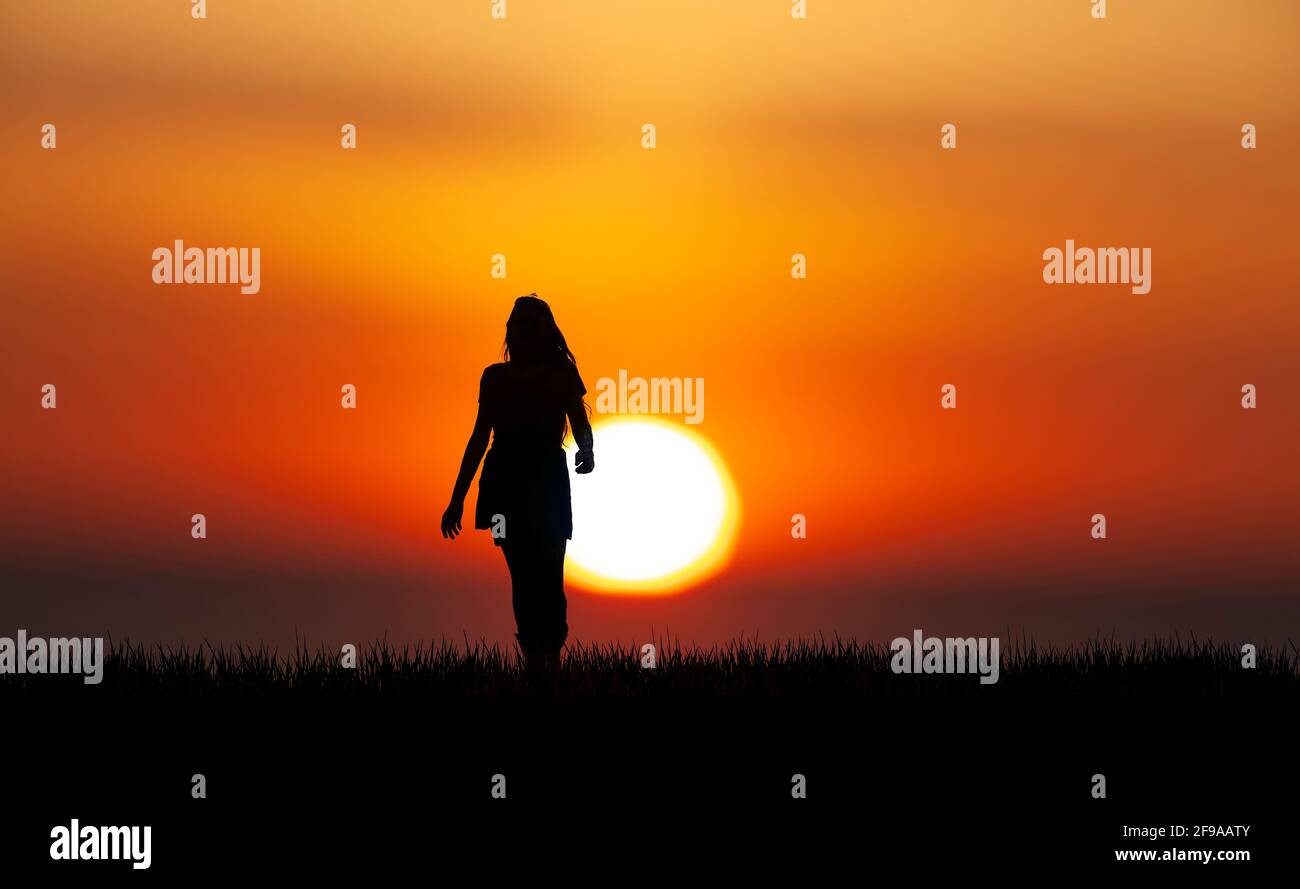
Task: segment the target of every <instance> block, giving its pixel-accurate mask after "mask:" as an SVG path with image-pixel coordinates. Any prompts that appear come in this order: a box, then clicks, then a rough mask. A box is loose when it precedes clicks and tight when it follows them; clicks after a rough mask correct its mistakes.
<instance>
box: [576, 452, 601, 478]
mask: <svg viewBox="0 0 1300 889" xmlns="http://www.w3.org/2000/svg"><path fill="white" fill-rule="evenodd" d="M595 468H596V455H595V454H593V453H592V452H591V451H590V450H580V451H578V455H577V456H576V457H574V458H573V471H574V472H576V473H578V474H579V475H586V474H587V473H589V472H591V471H592V470H593V469H595Z"/></svg>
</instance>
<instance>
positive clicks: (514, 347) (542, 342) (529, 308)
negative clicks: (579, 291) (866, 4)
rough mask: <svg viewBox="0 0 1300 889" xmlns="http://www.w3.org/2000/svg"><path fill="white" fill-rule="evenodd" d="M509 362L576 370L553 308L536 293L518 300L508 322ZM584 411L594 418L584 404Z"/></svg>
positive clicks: (566, 424) (566, 427)
mask: <svg viewBox="0 0 1300 889" xmlns="http://www.w3.org/2000/svg"><path fill="white" fill-rule="evenodd" d="M501 354H502V355H503V356H504V357H505V360H506V361H510V360H511V359H519V360H523V361H538V362H543V363H544V362H546V361H557V362H558V361H567V362H569V363H570V364H572V365H573V367H574V369H575V370H576V369H577V367H578V359H576V358H574V357H573V350H572V349H570V348H569V344H568V343H567V342H565V340H564V334H563V333H561V332H560V325H558V324H556V323H555V316H554V315H553V314H551V307H550V306H548V305H547V304H546V300H543V299H539V298H538V296H537V294H536V293H530V294H528V295H527V296H521V297H519V298H518V299H516V300H515V307H514V308H513V309H511V310H510V317H509V318H507V319H506V342H505V345H504V346H503V347H502V349H501ZM582 407H583V410H585V411H586V412H587V415H588V416H590V415H591V405H589V404H587V400H586V399H585V398H584V399H583V400H582ZM568 434H569V418H568V417H567V416H566V417H565V418H564V435H565V437H567V436H568Z"/></svg>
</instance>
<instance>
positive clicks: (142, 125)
mask: <svg viewBox="0 0 1300 889" xmlns="http://www.w3.org/2000/svg"><path fill="white" fill-rule="evenodd" d="M809 5H810V12H809V18H808V19H807V20H806V21H795V20H792V19H791V18H790V16H789V14H788V12H787V11H786V10H787V6H788V4H785V3H783V2H781V0H768V2H753V0H749V2H742V0H735V2H719V3H710V4H700V3H692V2H667V0H658V2H620V3H605V2H596V0H588V2H580V0H572V2H566V3H563V4H556V3H544V2H540V0H510V2H509V6H508V9H509V17H508V18H507V19H506V20H505V21H495V20H493V19H492V18H491V17H490V15H489V13H488V9H489V6H490V4H488V3H487V2H486V0H485V2H482V3H478V2H464V3H457V4H430V3H422V2H408V3H385V4H382V5H379V4H375V5H370V4H354V3H342V2H310V3H308V2H301V3H277V4H265V3H257V2H236V0H224V2H216V0H214V2H210V3H209V4H208V6H209V10H208V16H209V17H208V20H207V21H203V22H195V21H193V20H192V19H191V18H190V16H189V12H188V8H187V7H188V4H186V3H183V2H161V0H160V2H139V3H133V4H130V5H129V6H127V7H126V8H122V7H121V6H120V5H88V4H81V3H70V2H57V0H49V2H43V3H40V4H6V5H5V6H4V7H3V9H2V10H0V48H2V50H3V51H2V52H0V71H2V72H3V78H4V82H5V84H6V87H5V89H4V90H3V91H0V112H2V113H0V152H3V165H4V170H5V174H4V175H5V184H6V189H5V193H6V195H7V197H8V205H9V212H8V213H6V214H5V217H4V219H3V221H0V226H3V243H4V245H5V257H6V263H5V277H6V287H5V296H6V299H5V312H4V325H3V331H2V332H3V338H4V342H5V349H4V352H5V357H4V361H3V364H0V411H3V418H4V429H5V435H4V445H3V455H4V456H3V460H2V461H0V486H3V489H4V490H5V491H6V500H7V501H8V506H7V508H6V509H5V510H4V511H3V513H2V514H0V523H2V524H3V537H4V539H5V540H6V541H7V542H8V544H9V546H8V547H7V548H8V549H9V552H10V555H9V556H8V557H7V558H8V559H10V560H12V561H11V566H10V571H9V572H8V573H9V574H10V576H11V577H12V578H13V579H14V591H13V593H12V594H11V595H7V596H5V597H4V599H3V601H2V602H0V628H3V627H11V628H13V627H16V626H25V627H27V628H29V629H32V630H33V631H49V632H56V631H57V632H59V633H73V632H81V631H83V630H84V632H92V631H94V632H101V631H102V632H112V633H113V634H114V635H115V636H122V635H132V636H136V637H148V638H175V637H177V636H183V637H186V638H201V637H204V636H207V637H209V638H213V639H230V640H234V639H263V638H264V639H267V640H272V641H281V640H284V639H286V638H289V639H291V638H292V636H293V633H294V631H295V630H298V631H300V632H306V633H308V634H309V635H310V636H311V637H312V638H313V639H323V640H325V641H330V642H333V641H336V640H339V639H342V638H353V637H359V638H372V637H374V636H376V635H378V634H381V633H383V632H385V631H387V632H388V633H389V635H390V638H392V637H407V638H417V637H427V636H431V635H432V636H436V635H438V634H446V635H448V636H451V637H455V638H460V637H461V635H462V633H467V634H468V635H469V636H471V637H478V636H483V637H486V638H489V639H505V638H509V634H510V632H511V629H512V628H511V625H510V610H509V596H508V581H507V578H506V574H505V570H504V566H503V565H502V564H501V560H500V557H499V555H498V554H497V553H496V552H494V551H493V548H492V547H491V545H490V542H489V541H488V540H487V539H486V537H485V535H482V534H478V535H471V536H470V537H469V538H468V539H462V540H461V541H458V542H457V543H455V544H454V545H453V544H446V543H445V542H444V541H442V540H441V539H439V538H438V536H437V533H436V525H437V519H438V516H439V515H440V513H441V511H442V509H443V507H444V506H445V505H446V500H447V495H448V493H449V491H450V487H451V483H452V480H453V477H454V474H455V470H456V466H457V463H458V461H459V457H460V451H461V448H462V447H463V445H464V439H465V437H466V436H467V434H468V432H469V426H470V424H471V422H472V420H473V415H474V409H475V404H474V402H475V397H476V385H477V381H478V378H479V374H480V372H481V370H482V368H483V366H484V365H485V364H488V363H490V362H492V361H494V360H497V356H498V355H499V349H500V345H501V336H502V333H503V328H504V321H505V316H506V314H507V312H508V310H509V307H510V303H511V300H512V299H513V297H515V296H516V295H518V294H521V293H528V292H533V291H536V292H537V293H538V294H539V295H541V296H542V297H544V298H546V299H548V300H549V301H550V302H551V304H552V306H553V307H554V309H555V312H556V315H557V318H558V320H559V322H560V324H561V326H562V327H563V329H564V331H565V333H566V335H567V336H568V339H569V342H570V344H571V346H572V347H573V349H574V351H575V353H576V354H577V357H578V361H579V366H580V368H581V371H582V373H583V376H584V378H585V379H586V381H587V385H588V388H589V389H593V388H594V384H595V380H596V379H598V378H600V377H602V376H613V375H616V374H617V372H618V370H619V369H620V368H626V369H628V371H629V372H630V373H631V374H633V375H643V376H647V377H649V376H684V377H685V376H689V377H703V378H704V379H705V380H706V381H707V393H708V395H707V412H706V421H705V423H703V424H702V425H701V426H699V427H694V428H695V429H696V431H698V432H700V433H701V434H702V435H704V436H706V437H707V438H708V440H709V441H710V442H712V443H713V445H714V446H715V447H716V448H717V450H718V451H719V452H720V454H721V455H722V456H723V458H724V459H725V460H726V462H727V464H728V466H729V468H730V470H731V473H732V476H733V478H734V480H735V482H736V485H737V487H738V490H739V492H740V496H741V498H742V500H743V502H744V523H743V525H742V527H741V531H740V538H739V540H738V544H737V548H736V551H735V554H734V558H733V560H732V563H731V565H730V566H729V568H728V569H727V570H726V571H725V572H724V573H723V574H722V575H720V576H719V577H717V578H714V579H713V580H711V581H710V582H709V583H707V584H705V585H703V586H701V587H698V588H696V589H693V590H691V591H689V592H687V593H685V594H683V595H681V596H678V597H674V598H673V599H671V600H663V599H656V600H649V601H645V602H638V601H627V600H610V599H608V598H606V597H599V596H592V595H590V594H586V593H582V592H577V591H574V592H573V593H572V594H571V596H570V599H571V606H570V607H571V620H570V622H571V624H572V625H573V627H574V634H575V635H576V636H579V637H581V638H618V639H623V640H631V639H634V638H639V637H641V636H644V635H645V634H646V633H647V632H648V631H649V630H650V629H651V628H655V629H656V630H659V631H662V630H663V629H664V628H667V629H668V630H670V631H672V632H674V633H675V634H680V635H681V636H683V637H684V638H687V639H689V638H695V639H698V640H700V641H713V640H716V639H727V638H731V637H733V636H735V635H737V634H738V633H740V632H742V631H743V632H746V633H748V634H751V635H752V634H753V633H755V632H757V633H759V634H760V636H762V637H767V638H774V637H780V636H786V635H793V634H796V633H809V632H817V631H822V632H825V633H827V634H830V633H833V632H839V633H840V634H841V635H858V636H863V637H868V636H870V637H884V638H889V637H892V636H894V635H897V634H898V633H900V632H906V631H908V630H910V629H911V628H912V627H913V626H923V627H925V628H926V629H927V631H929V630H931V629H933V630H935V631H942V630H945V629H948V628H953V629H956V630H961V631H962V632H964V633H972V632H976V631H979V630H991V631H994V632H997V631H1000V630H1002V629H1004V628H1005V627H1006V626H1008V625H1013V626H1021V625H1024V626H1026V627H1027V628H1028V629H1029V630H1030V631H1031V632H1034V633H1036V634H1038V635H1040V636H1041V637H1045V638H1077V637H1079V636H1088V635H1091V634H1093V633H1095V632H1099V631H1100V632H1106V633H1109V632H1110V631H1112V630H1115V631H1117V632H1119V633H1120V634H1139V633H1150V632H1161V633H1164V632H1173V631H1174V630H1175V629H1179V630H1187V629H1195V630H1197V631H1198V632H1201V633H1211V632H1212V633H1216V634H1222V635H1232V634H1256V635H1260V634H1267V633H1274V634H1278V633H1281V635H1283V636H1284V635H1285V633H1282V632H1281V628H1283V627H1285V626H1288V625H1289V626H1291V627H1294V626H1295V622H1296V619H1297V618H1298V617H1300V605H1297V604H1296V601H1295V600H1296V598H1297V597H1296V596H1295V592H1296V584H1297V579H1298V578H1300V564H1298V563H1300V558H1298V557H1297V556H1296V554H1295V551H1294V549H1295V547H1294V542H1295V529H1296V518H1295V502H1296V495H1297V493H1300V466H1298V465H1297V461H1296V460H1295V452H1296V445H1297V441H1300V434H1298V433H1300V384H1298V383H1297V380H1300V376H1298V375H1297V371H1298V370H1300V359H1298V358H1297V348H1296V344H1297V334H1298V332H1300V304H1298V302H1297V298H1296V294H1297V286H1296V285H1297V283H1298V282H1297V271H1296V269H1297V258H1298V257H1297V248H1296V241H1295V235H1296V225H1295V207H1296V206H1297V203H1298V202H1300V174H1297V170H1298V169H1300V163H1298V162H1300V150H1298V149H1297V147H1296V146H1297V145H1300V112H1298V111H1297V108H1296V105H1295V102H1294V96H1293V92H1294V84H1295V83H1297V82H1300V70H1298V69H1300V53H1298V52H1297V49H1300V47H1297V43H1298V42H1300V8H1297V7H1296V6H1295V5H1294V4H1293V3H1290V2H1272V3H1271V2H1252V3H1250V4H1222V3H1210V2H1204V3H1197V2H1172V0H1171V2H1151V0H1148V2H1143V3H1140V4H1137V3H1133V4H1129V3H1123V2H1112V3H1111V4H1110V15H1109V18H1108V19H1107V20H1106V21H1104V22H1097V21H1094V20H1093V19H1091V18H1090V16H1089V15H1088V6H1089V4H1088V3H1086V2H1082V0H1079V2H1052V3H1043V2H1028V0H1026V2H1002V3H998V2H993V3H980V4H973V3H958V2H916V3H865V2H847V0H846V2H832V0H812V2H810V4H809ZM46 122H52V123H54V124H55V125H56V126H57V127H58V147H57V149H55V150H53V151H44V150H42V149H41V147H40V128H41V125H42V124H44V123H46ZM348 122H350V123H354V124H356V125H357V127H358V145H359V148H358V150H356V151H343V150H341V149H340V148H339V141H338V140H339V127H340V126H341V125H342V124H343V123H348ZM949 122H951V123H955V124H956V125H957V126H958V132H959V137H958V138H959V141H958V148H957V149H956V150H955V151H942V150H940V148H939V128H940V127H941V126H942V125H943V124H944V123H949ZM1245 122H1251V123H1254V124H1255V125H1256V126H1257V127H1258V129H1259V148H1258V149H1256V150H1254V151H1245V150H1243V149H1242V148H1241V147H1240V145H1239V139H1240V135H1239V130H1240V127H1241V125H1242V124H1243V123H1245ZM644 123H654V124H655V125H656V127H657V129H658V147H657V148H656V149H655V150H653V151H647V150H644V149H642V148H641V147H640V128H641V126H642V124H644ZM176 238H183V239H184V240H185V241H186V242H187V243H188V244H192V245H200V246H217V245H236V246H259V247H260V248H261V251H262V289H261V292H260V293H259V294H257V295H254V296H244V295H240V294H239V292H238V289H237V288H231V287H165V286H158V285H154V284H153V283H152V282H151V278H150V270H151V268H152V261H151V259H150V256H151V253H152V250H153V249H154V248H155V247H157V246H160V245H170V244H171V242H172V241H173V240H174V239H176ZM1067 238H1072V239H1074V240H1075V241H1076V242H1078V243H1079V244H1081V245H1090V246H1145V247H1150V248H1151V250H1152V254H1153V287H1152V290H1151V292H1150V293H1149V294H1146V295H1144V296H1137V295H1134V294H1132V293H1130V292H1129V289H1128V288H1126V287H1048V286H1046V285H1044V284H1043V281H1042V277H1041V272H1042V266H1043V262H1042V260H1041V258H1040V257H1041V255H1042V251H1043V250H1044V249H1045V248H1047V247H1050V246H1061V245H1062V244H1063V243H1064V241H1065V239H1067ZM796 252H799V253H804V254H806V255H807V256H808V262H809V277H808V278H807V280H802V281H798V280H793V279H792V278H791V277H790V274H789V268H790V256H791V254H793V253H796ZM494 253H503V254H505V255H506V256H507V260H508V277H507V279H506V280H504V281H502V280H493V279H492V278H491V277H490V276H489V268H490V257H491V256H492V254H494ZM47 382H52V383H55V384H56V385H57V386H58V391H59V407H58V409H57V410H56V411H52V412H51V411H42V410H41V409H40V407H39V395H40V387H41V386H42V385H43V384H45V383H47ZM345 382H350V383H354V384H355V385H357V387H358V391H359V409H358V410H357V411H355V412H347V411H342V410H340V409H339V407H338V390H339V386H340V385H342V384H343V383H345ZM944 383H954V384H956V385H957V386H958V391H959V408H958V410H957V411H941V410H940V409H939V406H938V402H939V387H940V386H941V385H942V384H944ZM1244 383H1253V384H1255V385H1256V386H1257V387H1258V389H1259V393H1260V395H1259V405H1260V406H1259V408H1258V409H1257V410H1255V411H1253V412H1252V411H1243V410H1242V409H1241V408H1240V406H1239V398H1240V387H1241V386H1242V384H1244ZM472 496H473V495H472V494H471V497H472ZM194 512H203V513H205V514H206V515H207V516H208V517H209V524H210V537H209V539H208V540H206V541H203V542H202V544H201V548H197V547H196V545H195V542H193V541H191V540H190V538H189V534H188V529H189V516H190V515H191V514H192V513H194ZM795 512H801V513H804V514H806V515H807V516H808V517H809V537H808V539H807V540H803V541H795V540H792V539H791V537H790V534H789V527H790V516H791V514H792V513H795ZM1094 512H1104V513H1106V514H1107V516H1108V519H1109V522H1110V538H1109V539H1108V540H1106V541H1104V542H1100V543H1099V542H1096V541H1092V540H1091V539H1090V538H1089V536H1088V527H1089V525H1088V518H1089V517H1090V516H1091V515H1092V514H1093V513H1094Z"/></svg>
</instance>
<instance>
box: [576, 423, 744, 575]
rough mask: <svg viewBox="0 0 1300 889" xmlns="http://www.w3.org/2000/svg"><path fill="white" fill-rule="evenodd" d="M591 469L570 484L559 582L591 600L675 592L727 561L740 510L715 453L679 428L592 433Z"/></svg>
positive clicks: (607, 428)
mask: <svg viewBox="0 0 1300 889" xmlns="http://www.w3.org/2000/svg"><path fill="white" fill-rule="evenodd" d="M593 434H594V436H595V452H596V469H595V471H594V472H592V473H591V474H589V475H574V476H572V489H573V540H571V541H570V542H569V549H568V559H567V562H566V568H565V576H566V579H567V580H569V581H572V582H573V583H575V584H576V585H577V586H580V587H583V588H584V589H589V590H593V591H596V592H608V593H636V594H642V595H655V594H668V593H675V592H679V591H681V590H682V589H684V588H685V587H687V586H688V585H690V584H692V583H697V582H699V581H700V580H703V579H704V578H705V577H708V576H709V575H711V574H713V573H714V572H715V571H717V570H718V569H719V568H721V567H722V565H723V564H724V563H725V562H726V560H727V558H728V557H729V556H730V554H731V547H732V543H733V542H734V539H735V533H736V525H737V523H738V519H739V514H740V503H739V500H738V499H737V497H736V490H735V487H734V486H733V485H732V482H731V476H730V475H729V474H728V472H727V468H726V466H725V465H724V464H723V462H722V460H721V458H720V457H719V456H718V454H717V452H716V451H714V450H713V448H712V446H710V445H709V443H708V442H706V441H705V440H704V439H703V438H701V437H700V436H699V435H697V434H695V433H694V432H692V431H690V430H688V429H686V428H685V427H683V426H681V425H678V424H674V423H668V422H665V421H663V420H657V419H647V418H645V417H637V418H635V419H624V418H620V419H616V420H609V421H606V422H604V423H598V424H596V426H595V427H594V429H593Z"/></svg>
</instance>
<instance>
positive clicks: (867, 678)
mask: <svg viewBox="0 0 1300 889" xmlns="http://www.w3.org/2000/svg"><path fill="white" fill-rule="evenodd" d="M654 644H655V646H656V649H657V665H656V668H655V669H643V668H642V667H641V653H640V650H639V647H634V646H630V645H629V646H626V647H624V646H620V645H618V644H614V643H603V644H602V643H584V642H579V641H571V642H570V643H569V645H568V646H567V647H566V649H565V656H564V660H563V663H562V666H561V670H560V673H559V676H558V678H557V681H556V683H555V685H554V687H550V686H548V687H547V693H554V694H558V695H561V696H573V697H639V696H655V697H699V696H744V697H793V698H797V697H827V696H843V697H900V696H901V697H918V696H919V697H940V698H943V697H965V698H977V697H985V698H997V699H1006V698H1026V699H1036V698H1040V697H1043V696H1056V695H1067V696H1068V695H1084V696H1091V695H1104V696H1107V697H1121V698H1129V699H1133V698H1140V697H1145V696H1161V695H1163V696H1173V697H1195V698H1202V697H1210V698H1213V697H1232V698H1238V697H1243V698H1249V699H1259V698H1269V699H1272V698H1276V699H1286V698H1289V699H1290V700H1291V701H1294V700H1295V697H1296V695H1297V693H1300V652H1297V650H1296V648H1295V646H1294V644H1293V643H1288V647H1280V648H1268V647H1263V646H1261V647H1260V648H1259V650H1258V653H1257V665H1256V667H1255V668H1253V669H1247V668H1245V667H1243V666H1242V663H1241V661H1242V654H1241V651H1240V646H1237V645H1233V644H1230V643H1224V642H1210V641H1201V640H1198V639H1195V638H1192V639H1187V640H1184V639H1178V638H1176V639H1174V640H1161V639H1156V640H1146V641H1141V642H1117V641H1114V640H1103V639H1093V640H1090V641H1088V642H1085V643H1083V644H1080V645H1065V646H1059V645H1052V644H1045V645H1040V644H1038V643H1035V642H1033V641H1032V640H1028V639H1025V638H1023V637H1022V638H1019V639H1016V638H1014V637H1013V638H1009V639H1004V640H1003V650H1002V662H1001V672H1000V678H999V681H998V682H997V683H995V684H992V685H981V684H980V683H979V681H978V677H977V676H975V675H973V674H961V675H944V674H936V675H906V674H904V675H899V674H895V673H894V672H893V671H892V670H891V669H890V658H891V652H890V651H889V648H888V647H887V646H886V645H883V644H877V643H870V642H868V643H862V642H858V641H852V640H842V639H838V638H836V639H829V640H828V639H825V638H822V637H818V638H815V639H797V640H790V641H785V642H777V643H771V644H765V643H759V642H757V641H749V640H737V641H733V642H731V643H728V644H725V645H715V646H711V647H697V646H685V645H682V644H681V642H680V641H679V640H674V639H671V638H670V639H663V640H655V642H654ZM536 693H537V688H536V687H535V685H533V684H532V683H531V682H530V679H529V677H528V676H527V675H526V674H525V672H524V671H523V669H522V666H521V664H520V662H519V658H518V653H517V651H516V650H515V649H514V647H513V646H510V647H502V646H499V645H495V644H488V643H486V642H483V641H479V642H474V643H471V642H469V641H468V640H464V641H462V642H452V641H450V640H447V639H443V640H441V641H439V642H438V643H436V644H416V645H409V644H408V645H403V646H400V647H398V646H395V645H391V644H389V643H387V642H386V641H384V640H379V641H376V642H373V643H370V644H369V645H366V646H359V647H358V651H357V657H356V667H355V668H345V667H343V666H341V664H340V654H339V652H338V651H337V650H334V649H328V650H327V649H325V648H324V647H317V648H315V649H309V648H308V647H307V645H306V644H305V643H302V642H300V643H299V644H298V645H297V646H296V647H295V648H294V649H292V650H290V651H289V652H288V653H286V654H282V653H280V652H279V651H278V650H276V649H272V648H268V647H266V646H257V647H248V646H244V645H236V646H234V647H227V646H217V647H214V646H212V645H209V644H207V643H205V644H203V645H199V646H186V645H181V646H166V645H154V646H145V645H140V644H132V643H130V642H129V641H127V642H122V643H113V642H112V641H110V642H109V643H108V644H107V646H106V650H105V665H104V679H103V683H102V684H101V685H97V686H94V685H85V684H84V683H83V682H82V681H81V679H80V677H78V676H66V675H55V676H50V675H30V674H22V675H18V674H5V675H0V697H3V696H19V697H25V696H30V697H34V698H37V697H40V698H43V697H81V696H94V697H99V696H125V697H137V696H138V697H154V696H160V697H172V696H185V697H198V698H202V697H238V696H255V697H266V696H272V697H274V696H292V697H303V698H312V697H321V698H333V697H348V696H364V697H373V696H438V697H447V698H456V697H495V696H512V695H533V694H536Z"/></svg>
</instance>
